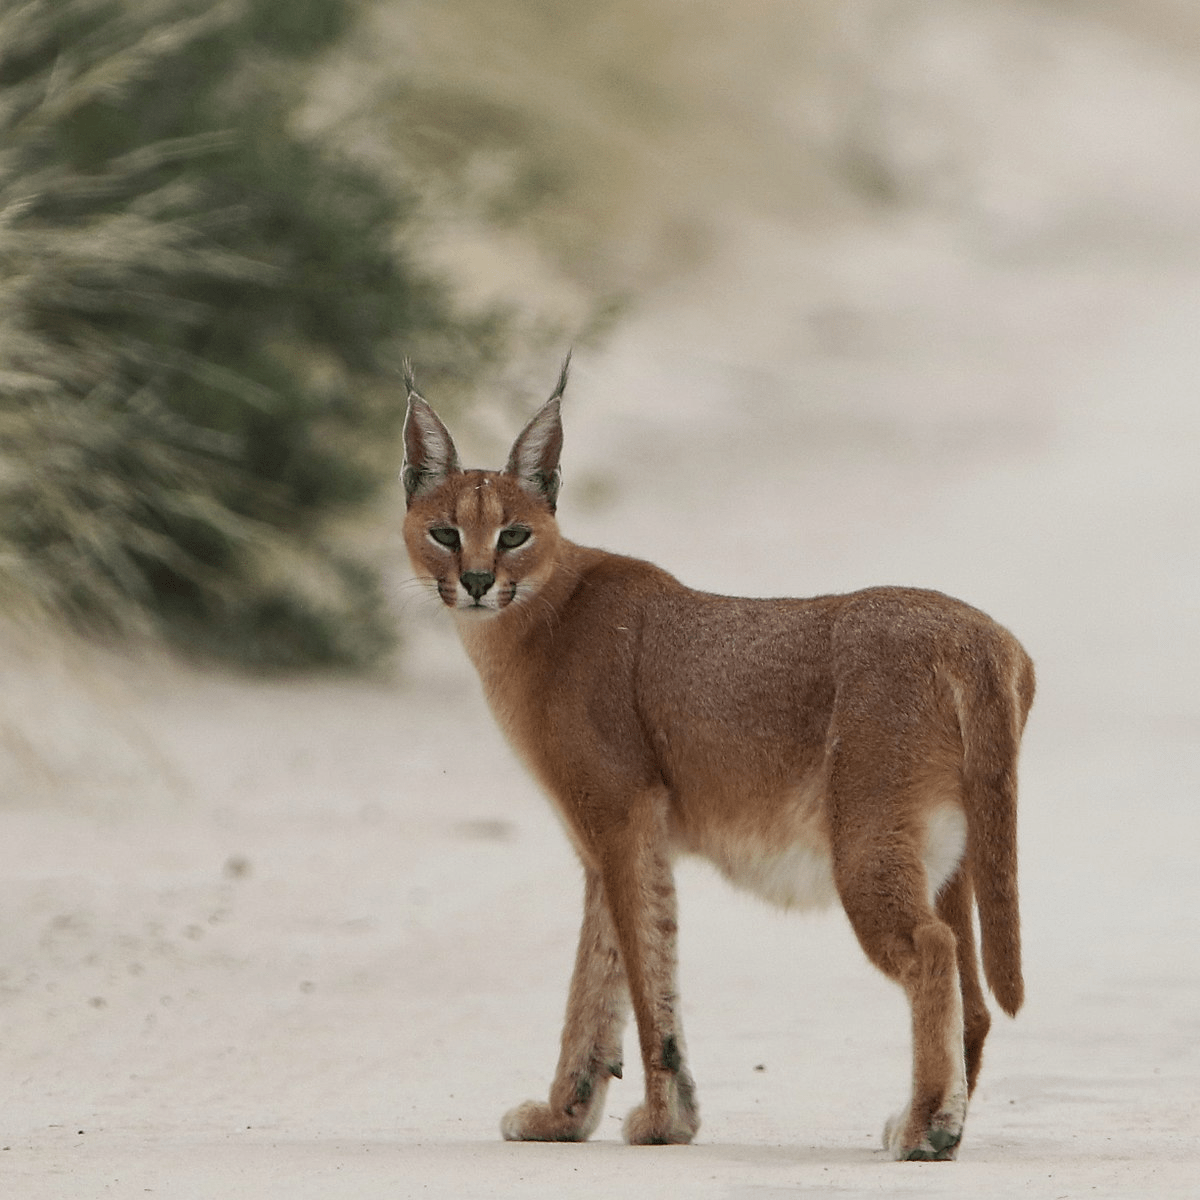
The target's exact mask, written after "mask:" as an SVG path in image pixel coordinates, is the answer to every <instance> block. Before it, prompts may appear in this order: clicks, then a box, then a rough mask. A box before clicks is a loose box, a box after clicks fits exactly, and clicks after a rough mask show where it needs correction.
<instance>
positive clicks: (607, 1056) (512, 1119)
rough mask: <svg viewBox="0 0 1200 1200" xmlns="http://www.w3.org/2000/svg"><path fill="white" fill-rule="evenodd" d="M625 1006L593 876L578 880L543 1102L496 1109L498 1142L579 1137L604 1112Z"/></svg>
mask: <svg viewBox="0 0 1200 1200" xmlns="http://www.w3.org/2000/svg"><path fill="white" fill-rule="evenodd" d="M628 1011H629V992H628V988H627V987H626V984H625V969H624V966H623V965H622V961H621V952H620V948H619V946H618V944H617V936H616V931H615V930H614V928H613V923H612V918H611V916H610V915H609V911H608V905H607V903H606V900H605V897H604V888H603V885H602V884H601V882H600V877H599V875H598V874H597V873H596V872H594V871H588V872H587V877H586V881H585V883H584V900H583V926H582V928H581V929H580V932H579V950H578V952H577V953H576V956H575V972H574V974H573V975H572V977H571V990H570V993H569V994H568V997H567V1015H566V1019H565V1021H564V1023H563V1033H562V1050H561V1053H560V1054H559V1059H558V1068H557V1070H556V1071H555V1073H554V1082H553V1083H552V1084H551V1085H550V1100H549V1103H543V1102H541V1101H538V1100H528V1101H526V1102H525V1103H524V1104H521V1105H518V1106H517V1107H516V1108H514V1109H511V1110H510V1111H509V1112H507V1113H505V1114H504V1119H503V1120H502V1121H501V1122H500V1132H501V1133H502V1134H503V1135H504V1138H505V1140H506V1141H510V1142H519V1141H528V1142H582V1141H586V1140H587V1138H589V1137H591V1135H592V1133H593V1132H595V1129H596V1126H597V1125H598V1124H599V1122H600V1117H601V1115H602V1113H603V1111H604V1095H605V1093H606V1092H607V1091H608V1081H609V1079H611V1078H612V1077H613V1076H616V1077H617V1078H618V1079H619V1078H620V1077H621V1039H622V1034H623V1033H624V1029H625V1021H626V1017H627V1015H628Z"/></svg>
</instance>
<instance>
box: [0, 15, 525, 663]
mask: <svg viewBox="0 0 1200 1200" xmlns="http://www.w3.org/2000/svg"><path fill="white" fill-rule="evenodd" d="M349 17H350V10H349V8H348V5H347V2H346V0H289V3H285V4H280V3H277V2H275V0H225V2H223V3H216V4H214V3H211V2H210V0H0V589H2V593H0V604H4V605H5V606H7V607H11V606H13V605H16V604H18V603H21V602H30V601H32V602H33V603H34V604H35V605H36V606H37V607H38V608H39V609H41V610H42V611H49V612H52V613H55V614H58V615H60V616H64V617H66V618H67V619H69V620H70V621H72V622H74V623H76V624H78V625H81V626H83V627H85V628H88V629H91V630H102V631H115V632H128V631H132V630H141V631H149V632H152V633H157V634H161V635H165V636H166V637H167V638H168V639H170V640H172V641H174V642H176V643H177V644H180V645H184V646H187V647H191V648H195V649H198V650H200V651H202V652H205V653H214V654H217V655H220V656H227V657H230V658H232V659H236V660H239V661H243V662H250V663H259V664H264V665H268V664H269V665H296V666H298V665H309V664H319V663H331V664H334V663H336V664H350V665H358V664H364V663H367V662H370V661H371V660H372V659H374V658H375V657H376V656H377V655H378V654H379V653H380V652H381V651H382V650H383V649H384V648H385V647H386V646H387V644H388V642H389V638H390V630H389V623H388V621H387V620H386V618H385V616H384V611H383V607H382V605H381V597H380V588H379V583H378V580H377V577H376V575H375V573H374V572H373V571H372V570H371V569H370V568H369V567H368V566H366V565H365V564H364V563H363V562H361V561H358V560H357V559H356V558H355V557H354V556H352V555H351V554H349V553H347V552H346V551H345V550H344V549H343V548H342V546H341V545H340V544H339V542H340V540H341V539H339V538H338V537H337V536H336V530H335V527H334V526H335V522H336V519H337V518H339V517H340V516H342V515H344V514H346V513H349V512H353V511H354V510H355V509H356V508H357V507H359V506H361V505H362V504H363V503H364V502H365V501H366V500H367V499H368V498H369V497H370V496H371V495H372V494H373V493H374V492H375V491H376V489H377V488H378V487H379V485H380V483H381V481H382V480H383V479H384V478H386V477H387V476H388V475H390V473H391V472H392V471H393V470H394V467H395V464H394V462H392V461H391V457H392V455H391V453H390V450H391V446H392V445H394V441H393V437H394V434H395V430H396V425H397V423H398V421H399V420H400V418H401V417H402V413H403V405H402V400H401V396H400V390H399V388H398V386H397V385H396V383H395V381H394V378H393V377H392V375H393V369H394V366H395V364H396V362H398V360H399V357H400V354H401V353H403V352H409V353H412V354H414V355H415V356H417V357H419V358H420V359H421V361H422V362H427V363H431V364H433V365H434V367H435V368H436V365H437V364H439V363H442V364H444V363H448V362H450V361H451V360H453V361H454V362H455V369H456V371H457V372H458V373H459V375H460V376H462V375H464V374H465V375H467V376H470V375H471V374H472V373H473V372H477V371H478V370H479V369H480V368H481V367H482V365H483V364H484V363H485V361H486V360H487V358H488V356H489V355H494V354H496V353H497V352H498V351H499V348H500V347H501V346H502V344H503V342H504V337H505V326H504V323H503V321H502V319H501V318H500V317H498V316H495V315H490V316H489V315H485V316H482V317H476V318H467V317H464V316H463V315H462V314H460V313H459V312H457V311H456V310H455V308H454V306H453V305H452V303H451V301H450V299H449V297H448V296H447V294H446V292H445V290H444V288H443V287H442V286H441V285H440V284H439V283H438V282H436V281H434V280H432V279H430V278H428V277H427V276H425V275H424V274H422V273H421V272H420V271H419V270H418V269H416V268H415V267H414V266H413V265H412V263H411V262H410V261H409V260H408V259H407V258H406V257H405V255H404V254H403V253H402V252H401V250H400V248H399V247H400V241H399V238H398V236H397V235H398V231H400V230H402V229H403V227H404V224H405V221H406V219H407V218H408V216H409V213H410V210H411V207H412V204H413V200H412V198H411V197H410V196H405V195H402V194H398V192H397V189H396V187H395V184H394V182H393V183H389V184H387V185H385V184H384V183H382V182H381V181H380V180H379V179H378V177H377V176H376V175H374V174H372V173H371V172H370V171H369V170H367V169H366V168H364V167H362V166H352V165H349V164H347V163H346V162H343V161H340V160H339V159H338V158H337V157H336V156H334V155H332V154H331V153H330V151H329V148H328V147H327V146H323V145H321V144H320V143H319V142H317V141H315V140H312V139H305V138H302V137H300V136H298V135H297V133H296V132H295V131H294V122H293V121H292V120H291V113H292V110H293V108H294V106H295V104H296V103H297V102H298V99H299V91H300V88H299V83H298V81H299V80H302V79H303V78H304V72H303V71H302V70H301V68H302V67H303V65H304V64H303V63H302V62H301V61H300V60H301V59H302V58H304V57H305V56H311V55H314V54H316V53H317V52H318V51H321V50H323V49H324V48H325V47H326V46H328V45H329V44H330V43H331V42H332V41H333V40H334V39H335V38H337V37H338V36H339V35H340V34H341V33H342V32H343V31H344V30H345V29H346V28H347V26H348V24H349Z"/></svg>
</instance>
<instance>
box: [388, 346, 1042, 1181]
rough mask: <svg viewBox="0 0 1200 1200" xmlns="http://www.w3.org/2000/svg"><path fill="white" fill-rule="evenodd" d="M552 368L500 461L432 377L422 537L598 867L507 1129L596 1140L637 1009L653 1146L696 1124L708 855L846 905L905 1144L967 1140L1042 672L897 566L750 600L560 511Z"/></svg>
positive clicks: (501, 705) (787, 894) (1004, 994)
mask: <svg viewBox="0 0 1200 1200" xmlns="http://www.w3.org/2000/svg"><path fill="white" fill-rule="evenodd" d="M566 379H567V368H566V365H565V364H564V367H563V372H562V376H561V378H560V380H559V384H558V387H557V388H556V390H555V392H554V394H553V395H552V396H551V398H550V399H549V400H548V401H547V402H546V403H545V404H544V405H543V406H542V407H541V408H540V409H539V410H538V412H537V413H536V414H535V415H534V417H533V418H532V420H530V422H529V423H528V424H527V425H526V426H525V428H524V430H522V432H521V434H520V436H519V437H518V438H517V440H516V442H515V444H514V445H513V447H512V452H511V454H510V455H509V458H508V463H507V465H506V466H505V467H504V469H503V470H502V471H484V470H465V469H463V468H462V467H461V466H460V465H459V460H458V454H457V451H456V450H455V447H454V442H453V441H452V440H451V437H450V434H449V433H448V432H447V430H446V427H445V425H443V424H442V422H441V420H440V419H439V418H438V417H437V415H436V414H435V413H434V411H433V409H432V408H430V406H429V405H428V404H427V403H426V402H425V401H424V400H423V399H422V398H421V397H420V396H419V395H418V394H417V392H416V390H415V387H414V385H413V382H412V377H411V373H409V374H408V376H407V382H408V387H409V397H408V413H407V418H406V421H405V426H404V446H405V461H404V468H403V474H402V478H403V483H404V488H405V492H406V496H407V502H408V510H407V514H406V517H405V521H404V538H405V543H406V545H407V548H408V552H409V556H410V557H411V559H412V563H413V567H414V569H415V571H416V573H417V574H418V576H419V577H420V578H422V579H423V580H425V581H426V582H427V583H428V584H429V585H430V586H431V588H433V589H435V590H436V592H437V595H438V596H439V597H440V599H441V601H442V603H443V604H444V605H445V606H446V607H447V608H448V609H450V610H451V611H452V612H453V614H454V619H455V623H456V625H457V627H458V632H459V634H460V635H461V638H462V642H463V645H464V647H465V648H466V651H467V654H468V655H469V656H470V658H471V661H472V662H473V663H474V665H475V667H476V668H477V670H478V672H479V676H480V679H481V680H482V682H483V688H484V691H485V693H486V695H487V699H488V702H489V703H490V705H491V708H492V711H493V713H494V714H495V717H496V720H497V721H498V722H499V724H500V727H501V728H502V729H503V731H504V733H505V734H506V735H507V737H508V739H509V741H510V742H511V743H512V745H513V747H514V748H515V749H516V751H517V753H518V754H519V755H520V756H521V758H522V759H523V760H524V762H525V763H526V765H527V766H528V768H529V770H530V771H531V772H532V773H533V775H534V776H535V777H536V778H537V780H538V782H539V783H540V784H541V785H542V787H543V788H544V789H545V791H546V792H547V793H548V795H549V797H550V800H551V801H552V803H553V804H554V805H555V807H556V808H557V810H558V814H559V816H560V817H561V819H562V822H563V824H564V826H565V828H566V830H567V832H568V834H569V836H570V839H571V841H572V843H573V845H574V847H575V850H576V852H577V853H578V855H579V859H580V861H581V863H582V864H583V872H584V898H583V927H582V930H581V932H580V936H579V949H578V954H577V957H576V961H575V969H574V975H573V976H572V979H571V985H570V992H569V995H568V998H567V1011H566V1020H565V1024H564V1028H563V1034H562V1050H561V1054H560V1057H559V1060H558V1067H557V1070H556V1072H555V1075H554V1080H553V1082H552V1083H551V1085H550V1095H549V1099H548V1101H547V1102H544V1103H543V1102H540V1101H532V1100H531V1101H527V1102H526V1103H524V1104H521V1105H519V1106H518V1107H516V1108H514V1109H512V1110H511V1111H510V1112H508V1113H507V1114H506V1115H505V1116H504V1118H503V1120H502V1122H501V1131H502V1133H503V1135H504V1137H505V1138H508V1139H510V1140H522V1139H526V1140H535V1141H546V1140H553V1141H581V1140H583V1139H585V1138H587V1137H588V1136H589V1135H590V1134H591V1133H592V1132H593V1131H594V1130H595V1129H596V1126H597V1123H598V1122H599V1120H600V1115H601V1111H602V1107H603V1104H604V1096H605V1092H606V1090H607V1088H608V1081H609V1079H610V1077H612V1076H617V1077H618V1078H619V1077H620V1075H621V1044H622V1034H623V1029H624V1025H625V1021H626V1017H627V1015H628V1011H629V1008H630V1006H632V1009H633V1014H634V1017H635V1019H636V1022H637V1032H638V1041H639V1045H640V1048H641V1056H642V1065H643V1067H644V1070H645V1099H644V1102H643V1103H642V1104H640V1105H639V1106H638V1107H636V1108H635V1109H633V1111H632V1112H630V1113H629V1115H628V1117H627V1118H626V1120H625V1124H624V1135H625V1138H626V1140H627V1141H629V1142H633V1143H668V1142H689V1141H691V1139H692V1138H693V1136H694V1135H695V1133H696V1131H697V1129H698V1127H699V1124H700V1120H699V1115H698V1110H697V1104H696V1092H695V1087H694V1084H693V1082H692V1077H691V1074H690V1072H689V1070H688V1067H687V1061H686V1055H685V1050H684V1039H683V1031H682V1028H681V1026H680V1014H679V1008H680V1005H679V997H678V993H677V990H676V949H675V943H676V905H675V887H674V882H673V877H672V863H673V861H674V860H675V858H676V857H677V856H679V855H681V854H698V855H701V856H702V857H704V858H706V859H708V860H709V861H710V862H712V863H714V864H715V865H716V867H717V868H718V869H719V870H720V871H721V872H722V873H723V874H724V875H725V876H726V877H727V878H728V879H730V880H731V881H732V882H733V883H734V884H736V885H739V886H741V887H743V888H747V889H749V890H750V891H752V892H755V893H757V894H758V895H760V896H763V897H764V898H765V899H767V900H768V901H771V902H773V903H775V904H778V905H782V906H785V907H789V906H807V905H813V904H820V903H824V902H827V901H832V900H833V899H835V898H836V899H837V900H839V901H840V902H841V904H842V907H843V908H844V909H845V911H846V915H847V916H848V917H849V919H850V924H851V926H852V927H853V929H854V932H855V934H856V935H857V937H858V940H859V942H860V943H861V945H862V948H863V950H864V951H865V953H866V955H867V958H868V959H870V961H871V962H873V963H874V964H875V965H876V966H877V967H878V968H879V969H880V970H881V971H883V972H884V974H885V975H887V976H888V977H889V978H891V979H893V980H895V981H896V982H897V983H898V984H900V986H901V987H902V988H903V989H904V991H905V993H906V994H907V996H908V1001H909V1004H910V1006H911V1008H912V1051H913V1072H912V1095H911V1097H910V1098H909V1100H908V1102H907V1103H906V1104H905V1106H904V1107H903V1108H902V1109H901V1111H900V1112H899V1113H898V1114H897V1115H896V1116H895V1117H893V1118H892V1119H891V1120H890V1121H889V1122H888V1123H887V1126H886V1128H885V1131H884V1143H885V1146H886V1148H887V1149H888V1151H889V1152H890V1153H891V1155H892V1156H893V1157H895V1158H899V1159H949V1158H953V1157H954V1156H955V1154H956V1152H957V1149H958V1146H959V1142H960V1140H961V1138H962V1131H963V1121H964V1119H965V1117H966V1113H967V1101H968V1098H969V1097H970V1095H971V1092H972V1091H973V1089H974V1087H975V1083H976V1080H977V1079H978V1076H979V1066H980V1060H981V1057H982V1052H983V1043H984V1039H985V1037H986V1036H987V1032H988V1028H989V1026H990V1024H991V1019H990V1017H989V1015H988V1010H987V1007H986V1005H985V1003H984V998H983V992H982V989H981V987H980V982H979V972H978V968H977V965H976V952H975V937H974V932H973V909H974V908H975V907H976V906H978V912H979V924H980V931H981V943H982V945H981V950H982V959H983V969H984V975H985V977H986V979H987V982H988V985H989V987H990V989H991V992H992V994H993V996H994V997H995V999H996V1001H997V1002H998V1004H999V1005H1000V1007H1001V1008H1002V1009H1003V1010H1004V1011H1005V1012H1006V1013H1008V1014H1010V1015H1012V1014H1015V1013H1016V1012H1017V1010H1018V1009H1019V1008H1020V1006H1021V1001H1022V998H1023V984H1022V978H1021V959H1020V933H1019V920H1018V912H1017V834H1016V804H1017V751H1018V745H1019V742H1020V738H1021V733H1022V729H1023V727H1024V724H1025V718H1026V714H1027V713H1028V711H1029V706H1030V704H1031V702H1032V700H1033V690H1034V674H1033V665H1032V663H1031V662H1030V660H1029V657H1028V656H1027V655H1026V653H1025V651H1024V650H1023V649H1022V648H1021V646H1020V644H1019V643H1018V642H1017V640H1016V639H1015V638H1014V637H1013V636H1012V634H1010V633H1009V632H1008V631H1007V630H1005V629H1003V628H1002V627H1001V626H1000V625H998V624H996V622H995V621H993V620H991V618H989V617H987V616H985V615H984V614H983V613H982V612H979V611H978V610H977V609H974V608H971V607H969V606H968V605H966V604H963V603H961V602H960V601H958V600H953V599H951V598H950V597H948V596H944V595H941V594H940V593H938V592H931V591H922V590H918V589H915V588H901V587H878V588H869V589H867V590H865V591H860V592H852V593H850V594H849V595H837V596H818V597H816V598H814V599H803V600H801V599H779V600H750V599H739V598H737V597H732V596H719V595H710V594H708V593H706V592H699V591H694V590H693V589H691V588H689V587H685V586H684V585H683V584H682V583H680V582H679V581H678V580H676V579H675V578H674V577H673V576H671V575H669V574H667V572H666V571H664V570H661V569H660V568H659V567H656V566H654V565H653V564H652V563H648V562H643V561H641V560H639V559H636V558H627V557H625V556H624V555H620V554H611V553H609V552H608V551H606V550H593V549H588V548H586V547H584V546H578V545H576V544H575V543H573V542H570V541H568V540H567V539H566V538H565V537H563V535H562V534H561V533H560V532H559V528H558V523H557V521H556V519H555V508H556V502H557V498H558V491H559V479H560V476H559V452H560V450H561V448H562V424H561V420H560V411H559V410H560V401H561V398H562V394H563V389H564V387H565V385H566Z"/></svg>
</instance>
